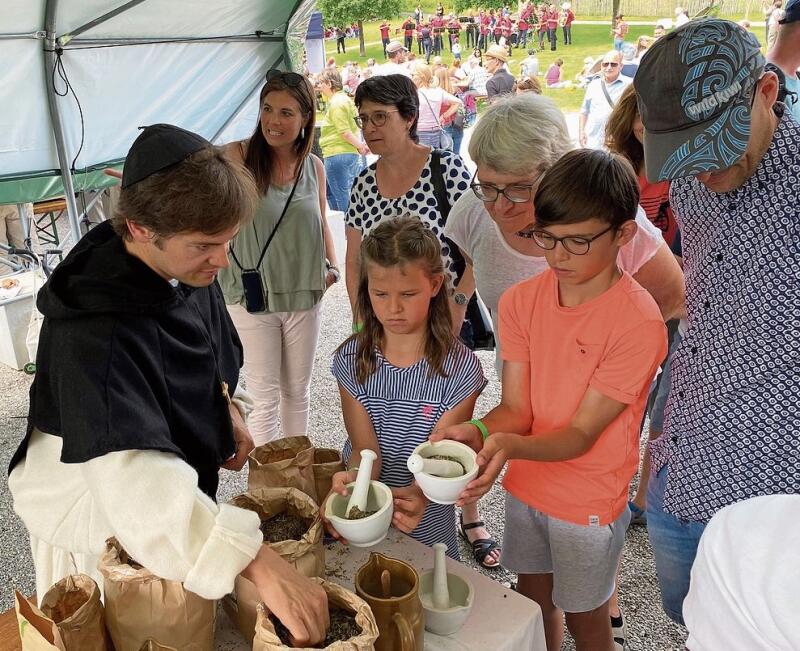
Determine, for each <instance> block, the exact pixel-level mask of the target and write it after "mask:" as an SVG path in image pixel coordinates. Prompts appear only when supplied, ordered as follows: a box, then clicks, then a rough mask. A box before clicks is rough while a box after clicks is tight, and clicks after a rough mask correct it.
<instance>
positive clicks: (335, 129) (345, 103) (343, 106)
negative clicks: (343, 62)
mask: <svg viewBox="0 0 800 651" xmlns="http://www.w3.org/2000/svg"><path fill="white" fill-rule="evenodd" d="M317 88H318V89H319V92H320V93H322V95H323V96H324V97H325V100H326V102H327V104H328V110H327V111H325V118H324V122H323V123H322V130H321V133H320V138H319V146H320V147H321V148H322V156H323V158H324V159H325V173H326V174H327V175H328V203H329V204H330V206H331V208H332V209H333V210H341V211H342V212H347V207H348V205H349V202H350V188H351V187H352V186H353V179H354V178H356V174H358V172H359V170H360V169H361V166H360V160H361V159H360V158H359V155H361V156H366V155H367V154H369V147H367V146H366V145H365V144H364V143H363V142H361V140H360V139H359V137H358V136H357V135H356V134H357V133H358V126H357V125H356V120H355V117H356V106H355V104H353V100H352V99H350V98H349V97H348V96H347V94H346V93H345V92H344V91H343V90H342V78H341V76H340V75H339V72H338V71H336V70H334V69H332V68H327V69H325V70H324V71H323V72H322V74H320V76H319V78H318V79H317Z"/></svg>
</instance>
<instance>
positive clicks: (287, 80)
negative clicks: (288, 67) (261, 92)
mask: <svg viewBox="0 0 800 651" xmlns="http://www.w3.org/2000/svg"><path fill="white" fill-rule="evenodd" d="M278 77H280V80H281V81H282V82H283V83H284V84H286V85H287V86H290V87H292V88H296V87H297V86H299V85H300V84H302V83H303V80H304V77H303V75H301V74H298V73H296V72H291V71H288V72H287V71H285V70H278V69H277V68H272V70H270V71H269V72H268V73H267V81H272V80H273V79H276V78H278Z"/></svg>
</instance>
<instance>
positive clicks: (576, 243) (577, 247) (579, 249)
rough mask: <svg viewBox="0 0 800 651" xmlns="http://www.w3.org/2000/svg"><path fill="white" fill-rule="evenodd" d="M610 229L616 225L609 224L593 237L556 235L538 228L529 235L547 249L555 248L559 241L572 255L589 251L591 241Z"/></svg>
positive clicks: (613, 228) (584, 253)
mask: <svg viewBox="0 0 800 651" xmlns="http://www.w3.org/2000/svg"><path fill="white" fill-rule="evenodd" d="M611 230H616V227H615V226H609V227H608V228H607V229H605V230H604V231H600V232H599V233H598V234H597V235H595V236H594V237H556V236H555V235H552V234H551V233H548V232H547V231H542V230H539V229H534V230H533V232H532V233H531V235H532V239H533V241H534V242H536V244H538V245H539V246H540V247H541V248H543V249H546V250H548V251H552V250H553V249H554V248H556V244H558V243H559V242H561V246H563V247H564V248H565V249H566V250H567V251H569V252H570V253H571V254H572V255H586V254H587V253H589V247H590V246H591V244H592V242H594V241H595V240H596V239H597V238H598V237H601V236H602V235H605V234H606V233H608V231H611Z"/></svg>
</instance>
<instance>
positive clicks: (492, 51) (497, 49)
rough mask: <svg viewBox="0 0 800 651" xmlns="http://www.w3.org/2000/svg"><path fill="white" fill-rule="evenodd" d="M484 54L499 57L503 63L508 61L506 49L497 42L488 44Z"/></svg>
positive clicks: (494, 57)
mask: <svg viewBox="0 0 800 651" xmlns="http://www.w3.org/2000/svg"><path fill="white" fill-rule="evenodd" d="M484 56H487V57H492V58H493V59H499V60H500V61H502V62H503V63H507V62H508V50H507V49H506V48H504V47H502V46H501V45H498V44H497V43H495V44H494V45H490V46H489V49H488V50H486V52H485V53H484Z"/></svg>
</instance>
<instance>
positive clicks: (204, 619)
mask: <svg viewBox="0 0 800 651" xmlns="http://www.w3.org/2000/svg"><path fill="white" fill-rule="evenodd" d="M98 569H99V570H100V572H101V573H102V575H103V578H104V581H103V591H104V592H105V604H106V626H107V627H108V632H109V633H110V634H111V639H112V641H113V643H114V646H115V647H116V651H140V649H141V648H142V645H144V644H145V643H147V641H148V640H158V643H159V644H161V645H162V646H166V647H175V648H176V649H181V651H212V649H213V648H214V624H215V619H216V602H214V601H210V600H208V599H203V598H202V597H199V596H198V595H196V594H194V593H193V592H189V591H188V590H186V589H184V587H183V584H182V583H180V582H179V581H168V580H166V579H162V578H160V577H158V576H156V575H155V574H153V573H152V572H151V571H150V570H148V569H146V568H144V567H142V566H141V564H139V563H137V562H136V561H135V560H134V559H133V558H131V557H130V556H129V555H128V554H127V552H125V550H124V549H122V547H121V546H120V545H119V543H118V542H117V541H116V540H115V539H113V538H111V539H109V541H108V543H107V546H106V551H105V553H104V554H103V555H102V556H101V558H100V563H99V564H98Z"/></svg>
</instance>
